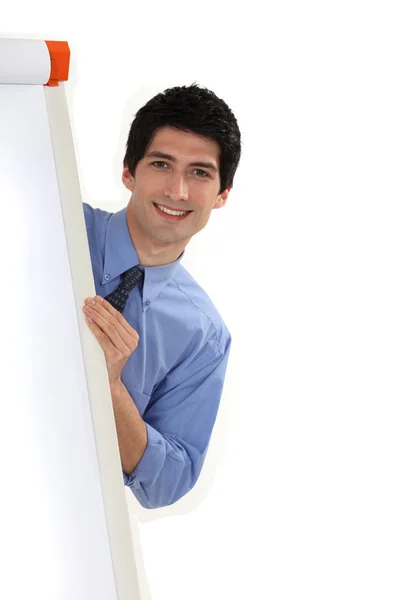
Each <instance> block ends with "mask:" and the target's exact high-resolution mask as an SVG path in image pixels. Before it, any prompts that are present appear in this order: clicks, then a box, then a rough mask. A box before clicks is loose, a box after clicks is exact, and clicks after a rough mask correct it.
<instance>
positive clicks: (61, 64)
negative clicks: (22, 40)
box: [45, 40, 70, 86]
mask: <svg viewBox="0 0 400 600" xmlns="http://www.w3.org/2000/svg"><path fill="white" fill-rule="evenodd" d="M46 44H47V48H48V50H49V53H50V61H51V70H50V79H49V81H48V82H47V83H45V85H49V86H57V85H58V82H59V81H67V79H68V72H69V58H70V50H69V46H68V43H67V42H48V41H47V40H46Z"/></svg>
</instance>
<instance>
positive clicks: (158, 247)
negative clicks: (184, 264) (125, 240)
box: [126, 211, 190, 267]
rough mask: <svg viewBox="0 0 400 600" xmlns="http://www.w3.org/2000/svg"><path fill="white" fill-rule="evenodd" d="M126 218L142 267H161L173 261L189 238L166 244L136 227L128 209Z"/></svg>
mask: <svg viewBox="0 0 400 600" xmlns="http://www.w3.org/2000/svg"><path fill="white" fill-rule="evenodd" d="M126 218H127V225H128V229H129V233H130V236H131V240H132V242H133V244H134V246H135V250H136V253H137V255H138V258H139V262H140V264H141V265H142V266H143V267H161V266H162V265H169V264H170V263H173V262H175V261H176V260H177V259H178V258H179V257H180V255H181V254H182V252H183V251H184V249H185V248H186V246H187V245H188V243H189V241H190V238H188V239H187V240H182V241H180V242H176V243H174V244H167V243H165V242H161V241H159V240H156V239H152V238H149V236H148V235H146V234H144V232H142V231H140V229H139V228H138V227H136V224H135V223H134V222H133V220H132V219H131V218H130V212H129V211H127V213H126Z"/></svg>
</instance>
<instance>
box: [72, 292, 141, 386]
mask: <svg viewBox="0 0 400 600" xmlns="http://www.w3.org/2000/svg"><path fill="white" fill-rule="evenodd" d="M82 310H83V312H84V314H85V316H86V322H87V323H88V325H89V327H90V330H91V331H92V332H93V334H94V335H95V336H96V338H97V340H98V342H99V344H100V346H101V347H102V348H103V350H104V354H105V357H106V363H107V370H108V379H109V382H110V385H111V384H113V383H115V382H117V381H120V380H121V373H122V369H123V368H124V366H125V364H126V362H127V360H128V358H129V357H130V356H131V354H132V352H134V351H135V350H136V348H137V345H138V342H139V335H138V333H137V331H135V330H134V329H133V327H131V326H130V325H129V323H128V322H127V320H126V319H125V318H124V317H123V316H122V314H121V313H120V312H119V311H118V310H116V309H115V308H114V307H113V306H111V304H110V303H109V302H107V300H105V299H104V298H102V297H101V296H95V297H94V298H86V300H85V305H84V307H83V309H82Z"/></svg>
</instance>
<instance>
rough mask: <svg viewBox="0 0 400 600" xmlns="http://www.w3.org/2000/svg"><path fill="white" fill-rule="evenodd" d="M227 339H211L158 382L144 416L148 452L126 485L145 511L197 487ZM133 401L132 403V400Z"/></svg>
mask: <svg viewBox="0 0 400 600" xmlns="http://www.w3.org/2000/svg"><path fill="white" fill-rule="evenodd" d="M230 345H231V338H230V337H229V338H228V339H227V340H226V343H225V346H224V347H222V348H221V346H220V344H219V342H218V340H217V339H216V336H214V337H213V338H211V339H210V340H209V342H207V344H206V345H205V347H204V348H203V350H202V351H201V352H200V353H199V354H198V355H197V356H196V357H195V358H193V357H189V358H188V359H186V360H185V361H184V362H183V363H181V364H180V365H179V366H178V367H177V368H176V369H174V370H173V371H171V373H170V374H168V375H167V377H166V378H165V379H164V380H163V382H162V383H161V384H160V386H159V387H158V388H157V389H156V391H155V393H154V394H153V396H152V397H151V400H150V403H149V406H148V408H147V410H146V411H145V413H144V415H143V420H144V422H145V424H146V428H147V436H148V441H147V447H146V450H145V452H144V454H143V456H142V458H141V460H140V462H139V464H138V465H137V466H136V468H135V470H134V471H133V472H132V473H131V474H130V475H127V474H126V473H123V475H124V482H125V485H127V486H129V487H130V489H131V490H132V492H133V494H134V495H135V497H136V498H137V500H138V501H139V502H140V504H141V505H142V506H144V507H145V508H160V507H162V506H168V505H170V504H173V503H174V502H176V501H177V500H179V499H180V498H181V497H182V496H184V495H185V494H186V493H187V492H189V491H190V490H191V489H192V487H193V486H194V484H195V483H196V481H197V479H198V477H199V475H200V471H201V469H202V466H203V463H204V459H205V457H206V452H207V448H208V445H209V441H210V437H211V433H212V429H213V427H214V423H215V419H216V416H217V412H218V408H219V404H220V399H221V394H222V388H223V383H224V379H225V373H226V368H227V363H228V357H229V352H230ZM133 400H134V398H133Z"/></svg>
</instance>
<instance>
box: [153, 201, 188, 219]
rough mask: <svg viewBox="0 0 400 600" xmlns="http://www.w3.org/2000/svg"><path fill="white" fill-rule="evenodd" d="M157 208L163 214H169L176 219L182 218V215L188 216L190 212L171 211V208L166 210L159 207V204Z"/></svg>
mask: <svg viewBox="0 0 400 600" xmlns="http://www.w3.org/2000/svg"><path fill="white" fill-rule="evenodd" d="M156 206H157V208H159V209H160V210H161V211H162V212H165V213H167V214H168V215H174V216H175V217H180V216H181V215H186V214H187V213H189V212H190V211H189V210H181V211H178V210H169V208H164V207H163V206H159V205H158V204H156Z"/></svg>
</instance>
